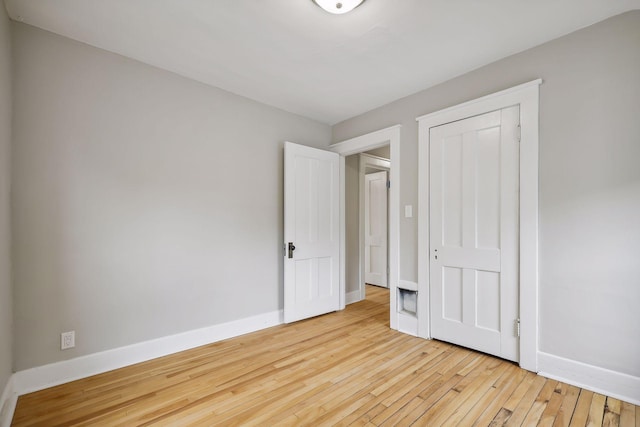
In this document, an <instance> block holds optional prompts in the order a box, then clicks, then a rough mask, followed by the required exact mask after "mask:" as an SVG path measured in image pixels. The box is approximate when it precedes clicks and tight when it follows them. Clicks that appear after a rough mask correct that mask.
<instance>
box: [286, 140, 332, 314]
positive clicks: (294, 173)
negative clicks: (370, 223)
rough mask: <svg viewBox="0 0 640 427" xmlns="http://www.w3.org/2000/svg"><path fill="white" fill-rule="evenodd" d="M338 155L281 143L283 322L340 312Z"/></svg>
mask: <svg viewBox="0 0 640 427" xmlns="http://www.w3.org/2000/svg"><path fill="white" fill-rule="evenodd" d="M339 159H340V156H339V155H338V154H336V153H332V152H329V151H324V150H319V149H316V148H311V147H305V146H303V145H298V144H293V143H291V142H285V145H284V238H285V242H284V245H285V254H284V321H285V322H286V323H290V322H295V321H297V320H301V319H306V318H309V317H313V316H318V315H320V314H325V313H329V312H332V311H337V310H339V308H340V163H339Z"/></svg>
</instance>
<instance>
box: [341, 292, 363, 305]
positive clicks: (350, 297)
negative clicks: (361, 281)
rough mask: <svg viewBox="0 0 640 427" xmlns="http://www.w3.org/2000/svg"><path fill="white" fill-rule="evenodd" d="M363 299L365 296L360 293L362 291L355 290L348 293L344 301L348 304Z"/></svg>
mask: <svg viewBox="0 0 640 427" xmlns="http://www.w3.org/2000/svg"><path fill="white" fill-rule="evenodd" d="M362 299H363V298H362V296H361V295H360V291H353V292H349V293H347V295H346V296H345V299H344V301H345V303H346V304H353V303H354V302H358V301H362Z"/></svg>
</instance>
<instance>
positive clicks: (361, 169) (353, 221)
mask: <svg viewBox="0 0 640 427" xmlns="http://www.w3.org/2000/svg"><path fill="white" fill-rule="evenodd" d="M390 157H391V152H390V146H389V145H388V144H387V145H385V146H383V147H379V148H376V149H374V150H368V151H365V152H363V153H358V154H353V155H351V156H348V157H346V158H345V219H346V222H345V228H346V230H345V232H346V242H345V244H346V277H347V280H346V283H345V285H346V286H345V288H346V289H345V290H346V302H347V303H350V302H355V301H360V300H363V299H365V298H366V289H367V286H366V285H367V284H368V285H374V286H380V287H383V288H389V282H390V281H389V250H388V248H389V186H390V180H389V170H390V169H391V161H390Z"/></svg>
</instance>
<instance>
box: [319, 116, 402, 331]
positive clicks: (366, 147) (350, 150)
mask: <svg viewBox="0 0 640 427" xmlns="http://www.w3.org/2000/svg"><path fill="white" fill-rule="evenodd" d="M400 129H401V126H400V125H396V126H391V127H388V128H385V129H381V130H378V131H375V132H371V133H368V134H365V135H361V136H358V137H355V138H351V139H348V140H346V141H342V142H339V143H336V144H333V145H332V146H331V150H332V151H334V152H336V153H338V154H340V155H341V161H342V163H341V177H340V181H341V183H342V190H343V192H342V198H341V199H342V200H343V203H342V205H341V224H342V228H341V239H340V240H341V248H342V251H341V264H340V265H341V277H342V278H343V282H342V285H341V289H342V292H343V294H342V295H344V299H343V300H342V303H343V304H342V307H343V308H344V306H345V303H346V304H348V303H352V302H356V301H360V300H361V299H363V298H364V293H366V287H365V285H364V280H363V279H364V277H362V278H361V277H360V276H361V275H362V276H364V274H363V273H362V274H361V270H360V259H361V257H360V250H359V242H360V238H359V232H358V235H357V236H356V237H355V238H353V237H352V238H350V239H347V221H351V222H353V223H355V222H356V221H358V216H359V209H357V210H356V209H353V204H354V203H356V204H357V205H358V206H359V203H360V202H359V196H358V197H357V198H354V197H353V196H351V197H348V196H347V188H346V175H347V174H348V173H351V174H354V173H355V172H356V171H357V174H356V175H355V176H357V177H358V179H359V166H358V168H357V169H356V168H355V167H352V168H351V170H350V171H349V170H348V169H347V165H346V160H347V158H348V157H349V156H351V155H354V154H357V155H360V154H362V153H365V152H367V151H371V150H375V149H380V148H381V147H387V146H388V147H389V151H388V153H389V171H388V174H389V181H390V188H389V190H388V244H387V248H388V257H387V262H388V276H387V286H388V288H389V307H390V309H389V311H390V313H389V323H390V326H391V328H392V329H398V311H397V286H398V282H399V264H400V254H399V252H400V251H399V246H400V244H399V236H400V221H399V219H400V215H399V213H400V180H399V172H400V171H399V169H398V167H397V165H394V162H397V161H398V160H399V158H400ZM384 150H386V148H385V149H384ZM373 154H374V155H375V154H378V155H379V154H381V153H380V152H376V151H374V153H373ZM394 159H395V160H394ZM351 162H354V163H355V161H354V160H351ZM354 163H352V166H354ZM347 205H351V208H350V212H351V213H352V215H353V212H357V214H358V215H357V216H356V217H355V219H354V217H353V216H352V217H351V220H349V219H348V218H347V217H346V210H347V208H346V207H347ZM358 222H359V221H358ZM358 225H359V224H358ZM349 229H350V231H351V233H354V228H353V226H351V227H349ZM358 229H359V227H358V228H356V229H355V230H358ZM352 236H353V234H352ZM347 245H349V247H347ZM347 253H350V254H355V256H354V255H350V256H349V261H350V262H349V263H347ZM347 265H349V267H347ZM354 266H355V270H354ZM347 268H349V274H350V276H347ZM354 271H355V272H354ZM354 284H355V285H354ZM361 287H362V290H361ZM347 289H349V291H347ZM354 290H355V291H354Z"/></svg>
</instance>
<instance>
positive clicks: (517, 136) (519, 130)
mask: <svg viewBox="0 0 640 427" xmlns="http://www.w3.org/2000/svg"><path fill="white" fill-rule="evenodd" d="M516 138H518V142H520V141H522V127H521V126H520V125H518V127H517V128H516Z"/></svg>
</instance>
